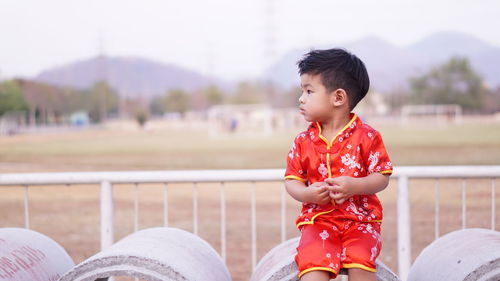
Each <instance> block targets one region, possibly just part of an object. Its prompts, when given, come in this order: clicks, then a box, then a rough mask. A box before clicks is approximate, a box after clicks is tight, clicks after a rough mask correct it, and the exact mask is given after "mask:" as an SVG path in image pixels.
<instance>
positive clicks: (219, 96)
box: [205, 85, 224, 107]
mask: <svg viewBox="0 0 500 281" xmlns="http://www.w3.org/2000/svg"><path fill="white" fill-rule="evenodd" d="M205 97H206V98H205V99H206V101H207V104H208V106H209V107H210V106H213V105H217V104H221V103H222V101H223V100H224V93H223V92H222V91H221V90H220V89H219V88H218V87H217V86H216V85H210V86H208V88H207V89H206V90H205Z"/></svg>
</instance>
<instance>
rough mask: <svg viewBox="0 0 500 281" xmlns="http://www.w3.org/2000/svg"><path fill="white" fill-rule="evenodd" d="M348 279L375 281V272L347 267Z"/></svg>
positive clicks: (353, 280) (351, 280)
mask: <svg viewBox="0 0 500 281" xmlns="http://www.w3.org/2000/svg"><path fill="white" fill-rule="evenodd" d="M348 276H349V281H377V274H376V273H375V272H370V271H366V270H364V269H360V268H349V275H348Z"/></svg>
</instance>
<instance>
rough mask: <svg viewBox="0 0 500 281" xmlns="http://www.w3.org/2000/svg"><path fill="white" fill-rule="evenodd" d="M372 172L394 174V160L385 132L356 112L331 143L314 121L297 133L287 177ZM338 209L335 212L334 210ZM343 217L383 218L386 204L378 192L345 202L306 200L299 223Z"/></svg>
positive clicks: (309, 179) (306, 178) (311, 178)
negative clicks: (322, 203)
mask: <svg viewBox="0 0 500 281" xmlns="http://www.w3.org/2000/svg"><path fill="white" fill-rule="evenodd" d="M371 173H381V174H389V175H390V174H392V163H391V160H390V159H389V155H388V154H387V151H386V150H385V147H384V143H383V141H382V136H381V135H380V133H379V132H378V131H376V130H375V129H373V128H372V127H370V126H369V125H367V124H364V123H363V122H362V121H361V119H360V118H359V117H358V116H357V115H356V114H354V113H351V120H350V121H349V123H348V124H347V125H346V126H345V127H344V128H343V129H342V130H341V131H340V132H339V133H338V134H337V136H335V138H334V139H333V140H332V141H331V142H330V143H329V142H328V140H327V139H326V138H325V137H324V136H323V135H321V125H320V124H319V123H311V125H310V126H309V128H308V129H307V131H304V132H302V133H300V134H298V135H297V137H296V138H295V140H294V142H293V145H292V148H291V149H290V152H289V153H288V158H287V168H286V172H285V179H296V180H300V181H303V182H305V183H306V185H310V184H313V183H315V182H318V181H325V179H327V178H335V177H339V176H350V177H365V176H367V175H369V174H371ZM334 210H335V212H333V211H334ZM327 214H330V215H334V216H335V217H336V218H340V219H350V220H354V221H363V222H377V221H378V222H380V221H381V220H382V205H381V204H380V201H379V199H378V197H377V196H376V195H375V194H372V195H355V196H353V197H351V198H349V200H346V201H345V202H344V203H342V204H341V205H333V204H331V203H329V204H326V205H317V204H313V203H302V212H301V214H300V215H299V217H298V218H297V221H296V223H297V226H301V225H304V224H312V223H313V222H314V219H315V218H316V217H317V216H320V215H327Z"/></svg>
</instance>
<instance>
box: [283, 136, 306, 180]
mask: <svg viewBox="0 0 500 281" xmlns="http://www.w3.org/2000/svg"><path fill="white" fill-rule="evenodd" d="M299 139H300V135H299V136H297V137H296V138H295V140H294V141H293V144H292V148H290V152H288V156H287V158H286V159H287V160H286V171H285V179H293V180H299V181H302V182H306V175H305V172H304V169H302V164H301V161H300V158H301V156H302V153H301V143H300V140H299Z"/></svg>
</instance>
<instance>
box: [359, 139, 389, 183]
mask: <svg viewBox="0 0 500 281" xmlns="http://www.w3.org/2000/svg"><path fill="white" fill-rule="evenodd" d="M368 139H369V142H370V143H369V144H368V145H367V147H368V149H367V151H366V154H365V159H364V161H365V167H368V168H367V170H368V174H372V173H381V174H384V175H392V162H391V160H390V158H389V154H388V153H387V150H386V149H385V145H384V141H383V140H382V136H381V135H380V133H379V132H377V131H371V132H368Z"/></svg>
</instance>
